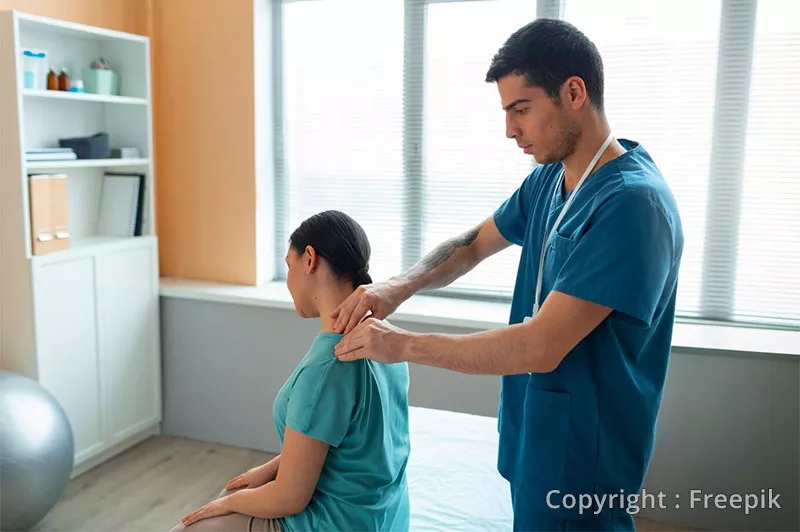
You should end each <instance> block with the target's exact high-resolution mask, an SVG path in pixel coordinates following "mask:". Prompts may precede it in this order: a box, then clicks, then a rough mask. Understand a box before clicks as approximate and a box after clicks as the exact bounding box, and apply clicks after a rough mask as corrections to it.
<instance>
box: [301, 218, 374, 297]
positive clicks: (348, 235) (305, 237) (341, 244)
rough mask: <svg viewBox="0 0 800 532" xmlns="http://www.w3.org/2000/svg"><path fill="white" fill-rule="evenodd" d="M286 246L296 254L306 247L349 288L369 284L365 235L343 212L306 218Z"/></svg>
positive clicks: (370, 278) (367, 248) (368, 249)
mask: <svg viewBox="0 0 800 532" xmlns="http://www.w3.org/2000/svg"><path fill="white" fill-rule="evenodd" d="M289 243H290V245H291V247H292V248H293V249H294V250H295V251H296V252H297V253H304V252H305V249H306V247H307V246H311V247H312V248H314V251H316V252H317V255H319V256H320V257H322V258H323V259H325V262H327V263H328V266H329V267H330V269H331V271H332V272H333V274H334V275H335V276H336V277H337V278H339V279H346V280H349V281H350V282H352V283H353V288H358V287H359V286H361V285H362V284H370V283H372V277H370V275H369V273H368V272H369V256H370V254H371V252H372V251H371V248H370V245H369V239H368V238H367V233H366V232H365V231H364V229H363V228H362V227H361V226H360V225H359V224H358V222H356V221H355V220H354V219H353V218H351V217H350V216H348V215H346V214H345V213H343V212H340V211H324V212H321V213H318V214H315V215H314V216H312V217H310V218H308V219H307V220H305V221H304V222H303V223H301V224H300V227H298V228H297V229H295V230H294V232H293V233H292V236H290V237H289Z"/></svg>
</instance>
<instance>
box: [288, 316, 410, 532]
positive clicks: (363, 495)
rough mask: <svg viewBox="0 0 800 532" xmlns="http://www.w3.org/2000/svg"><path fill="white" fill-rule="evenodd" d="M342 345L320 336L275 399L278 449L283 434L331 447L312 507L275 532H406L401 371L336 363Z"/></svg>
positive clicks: (404, 383)
mask: <svg viewBox="0 0 800 532" xmlns="http://www.w3.org/2000/svg"><path fill="white" fill-rule="evenodd" d="M342 337H343V335H341V334H333V333H324V332H323V333H320V334H319V335H318V336H317V337H316V338H315V339H314V342H313V343H312V344H311V347H310V348H309V350H308V352H307V353H306V355H305V357H303V360H302V361H301V362H300V364H299V365H298V366H297V368H296V369H295V370H294V372H293V373H292V375H291V376H290V377H289V379H288V380H287V381H286V383H285V384H284V385H283V387H282V388H281V389H280V391H279V392H278V395H277V396H276V397H275V403H274V406H273V417H274V421H275V428H276V429H277V431H278V437H279V438H280V441H281V446H283V439H284V434H285V431H286V427H287V426H288V427H291V428H292V429H294V430H296V431H297V432H300V433H302V434H305V435H306V436H309V437H310V438H314V439H316V440H320V441H323V442H325V443H327V444H328V445H329V446H330V448H329V450H328V455H327V457H326V458H325V463H324V465H323V467H322V472H321V474H320V477H319V481H318V482H317V487H316V489H315V491H314V495H313V496H312V498H311V502H310V503H309V505H308V506H307V507H306V509H305V510H303V511H302V512H300V513H299V514H296V515H292V516H289V517H286V518H284V519H282V520H281V525H282V526H283V529H284V530H286V531H288V532H296V531H307V530H324V531H332V530H390V531H406V530H408V527H409V517H410V515H409V500H408V485H407V481H406V464H407V462H408V455H409V450H410V444H409V435H408V384H409V380H408V365H407V364H405V363H403V364H392V365H384V364H378V363H376V362H372V361H369V360H358V361H356V362H347V363H343V362H339V361H338V360H337V359H336V357H335V356H334V352H333V349H334V347H335V346H336V344H337V343H339V341H340V340H341V339H342Z"/></svg>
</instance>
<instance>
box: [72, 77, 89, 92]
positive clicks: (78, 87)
mask: <svg viewBox="0 0 800 532" xmlns="http://www.w3.org/2000/svg"><path fill="white" fill-rule="evenodd" d="M69 92H80V93H85V92H86V89H85V88H84V87H83V80H82V79H71V80H69Z"/></svg>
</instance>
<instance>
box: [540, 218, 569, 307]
mask: <svg viewBox="0 0 800 532" xmlns="http://www.w3.org/2000/svg"><path fill="white" fill-rule="evenodd" d="M575 245H576V242H575V240H572V239H570V238H567V237H564V236H561V235H560V234H558V233H556V234H554V235H553V238H552V240H551V241H550V245H549V246H548V247H547V252H546V253H545V257H544V271H543V274H544V275H543V276H542V277H543V278H542V299H543V300H544V299H545V298H546V297H547V294H548V293H550V290H552V288H553V285H554V284H555V282H556V279H557V278H558V275H559V273H560V272H561V268H562V267H563V266H564V263H565V262H567V259H568V258H569V256H570V255H571V254H572V251H573V250H574V249H575Z"/></svg>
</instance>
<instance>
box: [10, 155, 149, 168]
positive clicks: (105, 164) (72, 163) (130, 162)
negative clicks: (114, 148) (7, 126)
mask: <svg viewBox="0 0 800 532" xmlns="http://www.w3.org/2000/svg"><path fill="white" fill-rule="evenodd" d="M147 164H150V159H141V158H140V159H72V160H68V161H29V162H27V163H25V167H26V168H27V169H28V170H42V169H62V168H115V167H121V166H144V165H147Z"/></svg>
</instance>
